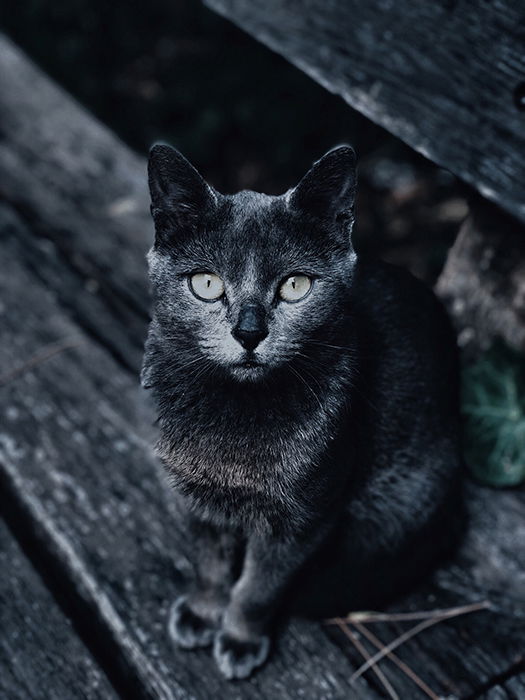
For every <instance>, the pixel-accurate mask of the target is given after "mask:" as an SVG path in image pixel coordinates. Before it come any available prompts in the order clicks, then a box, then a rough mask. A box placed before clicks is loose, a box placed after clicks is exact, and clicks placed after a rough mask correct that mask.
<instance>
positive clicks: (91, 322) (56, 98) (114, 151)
mask: <svg viewBox="0 0 525 700" xmlns="http://www.w3.org/2000/svg"><path fill="white" fill-rule="evenodd" d="M26 86H31V89H26ZM0 132H1V134H2V139H1V140H0V259H1V260H2V275H1V277H0V302H1V305H0V327H1V330H2V343H1V345H0V375H1V376H0V385H1V386H0V388H1V394H0V402H1V410H2V422H1V426H0V505H1V512H2V516H3V518H4V520H5V523H6V524H7V526H8V527H9V530H7V529H6V527H5V524H2V523H0V541H1V542H2V547H3V553H2V558H1V559H0V561H1V563H2V564H3V568H2V571H3V575H2V577H0V602H1V603H2V605H1V608H0V621H1V622H2V631H3V636H4V639H3V640H2V642H1V643H0V694H2V697H3V696H5V697H8V698H24V700H25V698H27V697H32V698H33V697H34V698H46V699H48V698H62V697H87V698H97V697H104V698H111V697H113V695H114V694H115V693H117V694H119V695H120V696H122V697H124V698H133V697H138V698H152V699H153V698H155V699H157V698H163V699H164V698H199V699H201V698H202V699H203V700H204V699H209V700H212V699H213V700H215V699H216V698H239V699H245V698H247V699H249V698H271V699H272V700H274V699H275V700H279V699H282V700H285V699H289V698H296V697H297V698H299V697H302V698H341V699H342V698H349V697H360V698H371V699H374V698H381V697H384V690H383V687H382V685H381V683H380V682H379V681H378V679H377V678H376V676H375V675H374V673H372V672H370V671H369V672H367V673H366V674H365V675H364V676H363V677H360V678H359V679H358V680H357V681H356V682H355V683H354V684H350V678H351V676H352V673H353V672H354V671H355V669H356V668H357V667H358V666H359V665H360V664H361V662H362V658H361V656H360V654H359V653H358V652H356V650H355V649H354V648H353V647H352V646H351V644H350V642H349V641H348V639H347V638H346V636H345V635H344V634H343V632H341V630H339V628H337V627H334V626H330V625H324V624H320V623H314V622H308V621H305V620H293V621H292V622H291V624H290V625H289V626H288V627H287V628H286V630H285V632H284V634H283V636H282V638H281V639H280V640H279V643H278V645H277V648H276V650H275V653H274V654H273V656H272V658H271V660H270V662H269V663H268V664H267V665H266V666H265V667H264V668H263V669H262V670H261V671H260V673H258V674H256V675H255V676H254V677H253V678H252V679H250V680H248V681H244V682H236V683H228V682H227V681H225V680H224V679H223V678H222V677H221V676H220V675H219V673H218V671H217V669H216V667H215V665H214V664H213V662H212V661H211V659H210V656H209V653H208V652H206V651H199V652H191V653H188V652H184V651H181V650H179V649H177V648H175V647H174V646H173V644H172V643H171V640H170V639H169V636H168V633H167V616H168V611H169V608H170V606H171V604H172V602H173V600H174V598H175V596H176V595H177V594H178V593H180V591H181V590H183V586H184V578H185V575H186V574H187V572H188V571H189V569H190V563H189V554H190V553H191V548H192V543H191V541H189V540H188V537H187V534H186V533H185V530H184V524H183V522H181V519H180V518H179V516H178V513H177V511H176V509H175V505H174V503H173V500H172V498H171V493H170V488H169V486H168V484H167V481H166V479H165V477H164V474H163V471H162V469H161V467H160V465H159V463H158V462H157V460H156V459H155V457H154V456H153V453H152V445H153V442H154V433H155V430H154V428H153V427H152V423H153V420H154V415H153V413H152V411H151V407H150V406H149V404H148V401H147V399H146V397H145V396H144V395H143V393H142V392H141V390H140V389H139V386H138V367H139V363H140V355H141V345H142V341H143V338H144V334H145V330H146V324H147V317H148V304H149V302H148V293H147V282H146V266H145V260H144V253H145V251H146V250H147V248H148V246H149V244H150V241H151V236H152V226H151V223H150V221H149V215H148V199H147V191H146V180H145V163H144V161H143V160H142V159H141V158H139V157H137V156H136V155H134V154H133V153H131V152H130V151H129V150H128V149H127V148H126V147H125V146H124V145H123V144H122V143H121V142H120V141H118V139H116V138H115V137H114V136H113V135H112V134H111V133H110V132H109V131H107V130H106V129H105V128H104V127H103V126H102V125H101V124H99V123H97V122H96V121H95V120H94V119H93V118H92V117H90V116H89V115H88V114H86V112H85V111H84V110H82V108H81V107H79V106H78V105H77V104H76V103H75V102H74V101H73V100H71V99H70V98H69V97H68V96H67V95H66V94H65V93H64V92H63V91H61V90H60V89H58V88H57V87H56V86H55V85H53V84H52V83H51V82H50V81H49V80H48V79H47V78H45V76H43V75H42V74H41V73H40V71H38V69H36V68H35V67H34V66H32V65H31V64H30V63H29V62H28V61H27V60H26V59H25V58H24V57H23V56H22V55H21V54H20V53H19V52H18V51H17V49H16V48H15V47H14V46H13V45H12V44H11V43H10V42H9V41H8V40H7V39H5V38H0ZM468 504H469V510H470V512H471V518H472V522H471V527H470V529H469V534H468V537H467V539H466V541H465V543H464V544H463V546H462V549H461V551H460V552H459V553H458V555H457V557H456V558H455V559H454V561H453V562H451V563H450V564H449V565H448V566H446V567H444V568H442V569H440V570H439V571H437V572H436V574H435V575H434V576H433V577H432V578H431V580H428V581H426V582H425V583H424V584H423V585H422V586H421V587H420V588H419V589H418V590H416V591H414V592H413V594H412V595H410V596H409V597H407V598H406V599H404V600H400V601H398V602H397V604H396V606H395V607H394V608H392V610H411V611H419V610H428V609H434V608H444V607H449V606H461V605H465V604H469V603H476V602H479V601H485V600H488V601H490V609H485V610H482V611H479V612H476V613H472V614H471V615H466V616H464V617H458V618H454V619H452V620H450V621H446V622H442V623H440V624H437V625H435V626H433V627H430V628H429V629H428V630H426V631H424V632H422V633H421V634H420V635H418V636H417V637H415V638H414V639H412V640H411V641H410V642H408V643H407V644H406V645H403V646H402V647H400V648H399V649H397V650H396V653H398V655H399V657H400V658H401V659H402V660H403V661H404V662H405V663H406V664H408V665H409V666H410V667H411V668H412V669H413V671H414V672H415V673H416V674H417V675H418V676H419V677H420V678H421V679H423V680H424V682H425V683H426V684H428V686H429V687H430V688H431V689H432V690H433V691H434V693H436V694H438V695H443V696H448V697H458V698H476V697H490V698H494V699H495V698H509V699H510V698H519V697H524V696H525V676H524V673H523V672H524V671H525V657H524V642H525V602H524V591H525V522H524V517H523V513H524V512H525V511H524V509H525V492H523V491H514V492H497V491H492V490H489V489H484V488H481V487H478V486H474V485H472V484H471V485H469V489H468ZM21 546H23V549H24V554H22V552H21V550H20V547H21ZM6 572H7V575H5V573H6ZM385 585H388V582H385ZM22 621H23V622H22ZM370 629H371V630H372V629H373V631H374V633H375V634H377V636H378V637H379V638H380V639H381V640H382V641H383V642H385V643H386V642H388V641H390V640H391V639H393V638H394V637H395V636H397V635H398V634H399V631H400V627H399V625H398V624H397V623H391V622H385V623H377V624H374V627H373V628H372V626H370ZM363 641H364V640H363ZM365 643H366V642H365ZM371 650H372V647H369V651H370V652H371ZM26 666H27V667H28V669H30V671H29V670H28V672H27V676H28V680H27V682H26V681H24V682H26V685H25V686H24V685H23V683H22V675H23V669H24V668H25V667H26ZM380 667H381V669H382V671H383V672H384V674H385V675H386V676H387V677H388V679H389V680H390V683H391V684H392V686H393V687H394V688H395V689H396V691H397V693H398V695H399V697H401V698H417V697H424V695H422V691H421V690H419V689H418V687H417V686H416V685H414V683H413V682H412V681H411V680H409V679H408V678H407V677H406V676H405V675H404V674H403V673H402V672H401V671H400V670H399V669H398V668H397V667H396V666H394V665H392V664H391V662H390V661H382V662H381V664H380ZM68 692H69V694H68Z"/></svg>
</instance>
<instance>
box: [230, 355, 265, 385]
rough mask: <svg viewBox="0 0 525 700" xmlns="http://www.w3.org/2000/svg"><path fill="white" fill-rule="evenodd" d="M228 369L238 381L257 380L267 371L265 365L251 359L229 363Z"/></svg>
mask: <svg viewBox="0 0 525 700" xmlns="http://www.w3.org/2000/svg"><path fill="white" fill-rule="evenodd" d="M230 369H231V373H232V376H233V377H234V378H235V379H236V380H237V381H240V382H257V381H259V380H260V379H262V378H263V377H264V376H265V375H266V373H267V371H268V367H267V366H266V365H263V364H262V363H260V362H255V361H253V360H244V361H243V362H237V363H235V364H234V365H231V368H230Z"/></svg>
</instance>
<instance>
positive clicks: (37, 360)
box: [0, 338, 83, 386]
mask: <svg viewBox="0 0 525 700" xmlns="http://www.w3.org/2000/svg"><path fill="white" fill-rule="evenodd" d="M82 342H83V341H82V340H80V339H78V338H76V339H75V338H69V339H65V340H63V341H59V342H56V343H51V344H50V345H45V346H44V347H43V348H41V349H40V350H39V351H38V352H37V353H35V354H34V355H33V356H32V357H30V358H29V360H27V361H26V362H24V363H22V364H21V365H19V366H18V367H15V368H14V369H12V370H9V372H6V373H5V374H2V375H0V386H5V385H6V384H8V383H9V382H10V381H12V380H13V379H16V377H18V376H20V375H21V374H24V372H28V371H29V370H30V369H33V368H34V367H37V366H38V365H41V364H42V363H43V362H46V360H49V359H50V358H51V357H54V356H55V355H58V354H59V353H61V352H63V351H64V350H69V348H75V347H77V346H78V345H82Z"/></svg>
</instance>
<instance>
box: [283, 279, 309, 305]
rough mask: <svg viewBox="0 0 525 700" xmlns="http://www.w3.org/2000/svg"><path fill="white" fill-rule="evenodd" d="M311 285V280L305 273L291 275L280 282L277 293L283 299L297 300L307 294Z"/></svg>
mask: <svg viewBox="0 0 525 700" xmlns="http://www.w3.org/2000/svg"><path fill="white" fill-rule="evenodd" d="M311 286H312V280H311V279H310V278H309V277H307V276H306V275H293V276H292V277H288V279H287V280H285V281H284V282H283V283H282V284H281V286H280V288H279V295H280V297H281V299H284V301H288V302H294V301H299V299H302V298H303V297H305V296H306V295H307V294H308V292H309V291H310V288H311Z"/></svg>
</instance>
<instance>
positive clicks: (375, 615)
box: [325, 600, 491, 625]
mask: <svg viewBox="0 0 525 700" xmlns="http://www.w3.org/2000/svg"><path fill="white" fill-rule="evenodd" d="M490 607H491V605H490V601H488V600H483V601H481V602H479V603H472V604H471V605H462V606H459V607H456V608H443V609H436V610H423V611H420V612H409V613H379V612H373V611H370V612H368V611H363V612H354V613H350V615H347V616H346V617H333V618H331V619H329V620H326V621H325V622H326V624H327V625H338V624H340V622H341V621H342V622H403V621H409V620H427V619H429V618H435V617H439V618H443V619H447V618H449V617H456V616H457V615H465V614H466V613H470V612H476V611H477V610H486V609H488V608H490Z"/></svg>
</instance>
